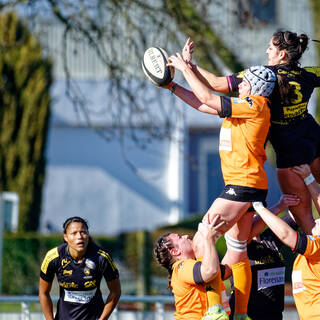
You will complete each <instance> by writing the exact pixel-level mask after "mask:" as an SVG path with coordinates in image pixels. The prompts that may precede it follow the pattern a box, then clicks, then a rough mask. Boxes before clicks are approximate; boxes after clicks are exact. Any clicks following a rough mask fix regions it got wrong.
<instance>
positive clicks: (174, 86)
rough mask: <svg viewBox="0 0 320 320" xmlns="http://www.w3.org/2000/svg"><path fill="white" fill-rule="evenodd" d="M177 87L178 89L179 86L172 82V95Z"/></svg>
mask: <svg viewBox="0 0 320 320" xmlns="http://www.w3.org/2000/svg"><path fill="white" fill-rule="evenodd" d="M176 87H177V84H176V83H175V82H172V85H171V87H170V91H171V93H172V94H173V93H174V92H175V91H176Z"/></svg>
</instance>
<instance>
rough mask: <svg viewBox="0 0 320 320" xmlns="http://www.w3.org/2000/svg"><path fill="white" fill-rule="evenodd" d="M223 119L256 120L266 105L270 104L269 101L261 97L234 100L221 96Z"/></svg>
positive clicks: (221, 114)
mask: <svg viewBox="0 0 320 320" xmlns="http://www.w3.org/2000/svg"><path fill="white" fill-rule="evenodd" d="M220 101H221V111H220V112H219V116H220V117H221V118H225V117H232V118H255V117H256V116H257V115H258V114H259V113H260V110H261V109H262V108H263V106H264V105H265V104H268V101H269V100H268V99H267V98H264V97H260V96H251V95H250V96H245V97H241V98H233V97H227V96H220Z"/></svg>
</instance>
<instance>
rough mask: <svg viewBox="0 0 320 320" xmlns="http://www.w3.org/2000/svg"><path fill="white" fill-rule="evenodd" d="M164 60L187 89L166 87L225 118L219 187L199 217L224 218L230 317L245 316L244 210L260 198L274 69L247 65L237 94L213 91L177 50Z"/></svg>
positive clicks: (263, 188)
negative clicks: (232, 304) (232, 299)
mask: <svg viewBox="0 0 320 320" xmlns="http://www.w3.org/2000/svg"><path fill="white" fill-rule="evenodd" d="M168 65H169V66H173V67H175V68H176V69H178V70H180V71H181V72H182V74H183V76H184V77H185V79H186V80H187V82H188V84H189V86H190V87H191V89H192V91H190V90H187V89H185V88H183V87H182V86H180V85H178V84H176V83H171V84H170V85H168V86H167V88H168V89H170V90H171V91H173V92H174V94H175V95H176V96H178V97H179V98H181V99H182V100H183V101H185V102H186V103H187V104H189V105H190V106H191V107H193V108H195V109H197V110H199V111H201V112H205V113H208V114H211V115H219V116H220V117H223V118H225V119H224V121H223V123H222V126H221V131H220V144H219V153H220V158H221V168H222V174H223V178H224V181H225V185H226V187H225V189H224V190H223V192H222V194H221V195H220V196H219V197H218V198H217V199H216V200H215V201H214V202H213V204H212V205H211V207H210V208H209V210H208V212H207V213H206V215H205V217H204V219H203V221H211V219H212V218H213V217H214V216H215V215H216V214H219V215H220V216H221V218H222V219H223V220H225V221H227V225H226V227H225V228H223V229H224V230H223V232H227V231H228V230H229V229H230V230H229V231H228V233H227V234H226V235H225V237H226V242H227V246H228V253H229V254H228V257H229V259H228V264H229V265H230V266H231V268H232V272H233V274H234V279H235V292H236V300H237V301H238V303H237V305H236V315H235V319H248V318H247V315H246V312H247V304H248V299H249V294H250V286H251V270H250V265H249V260H248V257H247V251H246V245H247V240H248V236H249V232H250V229H251V219H252V215H250V214H248V215H245V213H246V212H247V211H248V209H249V208H250V207H251V202H252V199H258V198H260V199H261V200H260V201H265V198H266V196H267V192H268V182H267V177H266V173H265V170H264V167H263V165H264V161H265V160H266V155H265V150H264V144H265V141H266V138H267V134H268V129H269V125H270V121H269V120H270V109H269V106H268V103H269V100H268V98H267V97H268V96H269V95H270V94H271V93H272V90H273V88H274V85H275V82H276V77H275V74H274V73H273V72H272V71H271V70H269V69H267V68H265V67H261V66H256V67H251V68H250V69H248V70H247V71H246V73H245V75H244V78H243V81H242V82H241V83H240V84H239V93H240V94H239V98H230V97H227V96H218V95H216V94H214V93H213V92H212V91H210V90H209V88H208V87H207V86H206V85H205V84H204V83H203V82H202V81H200V80H199V79H198V77H197V76H196V75H195V73H194V72H193V70H192V68H191V67H190V65H189V64H188V63H186V62H185V61H184V60H183V59H182V57H181V55H180V54H179V53H177V55H176V56H171V57H170V58H169V63H168Z"/></svg>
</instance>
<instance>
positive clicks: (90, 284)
mask: <svg viewBox="0 0 320 320" xmlns="http://www.w3.org/2000/svg"><path fill="white" fill-rule="evenodd" d="M83 285H84V287H85V288H95V287H96V286H97V280H91V281H86V282H85V283H84V284H83Z"/></svg>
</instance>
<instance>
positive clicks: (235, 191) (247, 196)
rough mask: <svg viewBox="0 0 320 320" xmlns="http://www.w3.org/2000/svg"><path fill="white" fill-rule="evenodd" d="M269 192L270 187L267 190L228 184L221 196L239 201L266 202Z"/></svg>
mask: <svg viewBox="0 0 320 320" xmlns="http://www.w3.org/2000/svg"><path fill="white" fill-rule="evenodd" d="M267 194H268V189H267V190H265V189H257V188H250V187H242V186H235V185H232V184H228V185H227V186H225V188H224V190H223V191H222V193H221V194H220V196H219V198H223V199H227V200H231V201H239V202H254V201H262V202H265V200H266V198H267Z"/></svg>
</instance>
